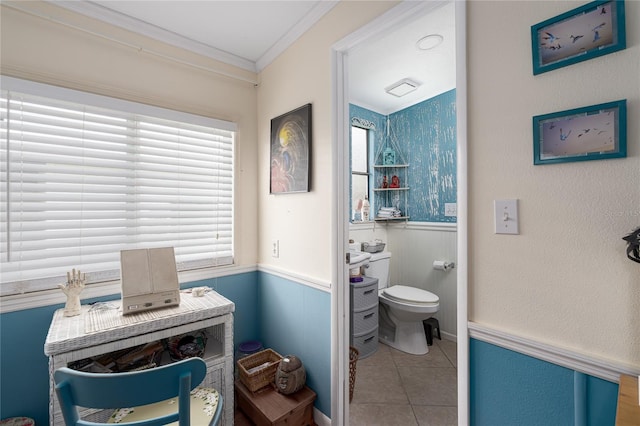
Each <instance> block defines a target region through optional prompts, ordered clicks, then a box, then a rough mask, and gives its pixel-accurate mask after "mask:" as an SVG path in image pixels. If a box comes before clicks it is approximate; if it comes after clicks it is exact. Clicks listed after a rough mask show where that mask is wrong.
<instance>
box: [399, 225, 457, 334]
mask: <svg viewBox="0 0 640 426" xmlns="http://www.w3.org/2000/svg"><path fill="white" fill-rule="evenodd" d="M447 225H449V226H447ZM451 225H452V224H428V223H419V222H410V223H409V224H407V225H403V224H396V225H392V226H391V227H390V228H389V231H388V233H389V245H388V248H389V251H391V271H390V280H391V283H392V284H396V285H397V284H400V285H407V286H411V287H417V288H420V289H423V290H427V291H430V292H432V293H433V294H435V295H437V296H438V298H439V299H440V309H439V310H438V313H437V314H435V315H434V317H436V318H437V319H438V323H439V325H440V331H441V332H442V333H443V334H444V335H445V336H446V337H447V338H449V339H453V340H455V339H457V332H456V327H457V324H458V322H457V306H458V305H457V294H458V292H457V280H456V270H455V269H452V270H450V271H446V272H445V271H439V270H434V269H433V262H434V261H436V260H444V261H447V262H454V263H457V242H456V238H457V234H456V228H455V225H454V226H451Z"/></svg>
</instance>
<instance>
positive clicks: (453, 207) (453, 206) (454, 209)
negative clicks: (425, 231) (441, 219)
mask: <svg viewBox="0 0 640 426" xmlns="http://www.w3.org/2000/svg"><path fill="white" fill-rule="evenodd" d="M444 215H445V216H458V204H457V203H444Z"/></svg>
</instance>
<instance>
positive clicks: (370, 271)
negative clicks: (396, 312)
mask: <svg viewBox="0 0 640 426" xmlns="http://www.w3.org/2000/svg"><path fill="white" fill-rule="evenodd" d="M390 263H391V252H388V251H381V252H378V253H371V259H369V266H367V267H365V268H364V275H365V276H367V277H371V278H377V279H378V288H387V286H388V285H389V264H390Z"/></svg>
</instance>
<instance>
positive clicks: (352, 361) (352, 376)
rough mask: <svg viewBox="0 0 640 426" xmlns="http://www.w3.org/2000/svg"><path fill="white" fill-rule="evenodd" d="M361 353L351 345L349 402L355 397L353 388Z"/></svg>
mask: <svg viewBox="0 0 640 426" xmlns="http://www.w3.org/2000/svg"><path fill="white" fill-rule="evenodd" d="M358 356H360V353H359V352H358V350H357V349H356V348H354V347H353V346H349V402H351V400H352V399H353V389H354V388H355V387H356V362H358Z"/></svg>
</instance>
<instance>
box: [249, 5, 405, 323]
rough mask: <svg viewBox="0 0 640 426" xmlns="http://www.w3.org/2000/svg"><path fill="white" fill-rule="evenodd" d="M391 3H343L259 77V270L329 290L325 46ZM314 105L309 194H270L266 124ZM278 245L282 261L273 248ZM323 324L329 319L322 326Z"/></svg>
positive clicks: (327, 52)
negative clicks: (291, 275) (287, 275)
mask: <svg viewBox="0 0 640 426" xmlns="http://www.w3.org/2000/svg"><path fill="white" fill-rule="evenodd" d="M394 4H395V3H394V2H377V1H373V2H341V3H340V4H338V5H337V6H336V7H334V8H333V9H332V10H331V11H330V12H329V13H328V14H327V15H325V16H324V17H323V18H322V19H321V20H320V21H319V22H318V23H317V24H316V25H315V26H314V27H313V28H311V29H310V30H309V31H308V32H307V33H305V34H304V35H303V36H302V37H300V39H298V41H297V42H296V43H295V44H294V45H293V46H291V47H290V48H289V49H287V50H286V51H285V52H284V53H283V54H281V55H280V56H279V57H278V58H277V59H276V60H275V61H274V62H273V63H271V64H270V65H269V66H267V67H266V68H265V69H264V70H263V71H262V72H261V73H260V84H259V87H258V140H259V143H258V208H259V210H260V216H259V230H260V234H259V238H258V241H259V262H260V263H261V264H262V265H265V266H267V267H269V268H275V269H282V270H284V271H287V272H293V273H295V274H297V275H301V276H303V277H308V278H309V280H310V281H314V282H318V283H320V284H321V285H326V286H329V285H330V282H331V274H332V264H333V259H331V253H332V247H331V212H332V208H333V206H334V205H335V203H336V200H335V194H333V193H332V190H331V188H332V173H333V171H332V147H331V144H332V139H331V138H332V136H331V131H332V127H331V126H332V119H331V114H332V106H331V97H332V94H333V91H332V86H331V84H332V81H331V46H332V45H333V44H334V43H335V42H337V41H338V40H340V39H341V38H343V37H345V36H346V35H348V34H350V33H352V32H353V31H355V30H356V29H358V28H359V27H360V26H362V25H364V24H366V23H367V22H369V21H370V20H371V19H372V18H374V17H376V16H377V15H379V14H381V13H382V12H384V11H386V10H387V9H388V8H390V7H391V6H393V5H394ZM306 103H311V104H312V122H313V124H312V127H313V130H312V153H311V156H312V172H311V191H310V192H309V193H295V194H280V195H270V194H269V139H270V120H271V119H272V118H274V117H277V116H279V115H281V114H284V113H286V112H288V111H291V110H293V109H295V108H298V107H300V106H302V105H304V104H306ZM273 240H279V242H280V256H279V257H278V258H273V257H272V256H271V243H272V241H273ZM327 320H329V319H327Z"/></svg>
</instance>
